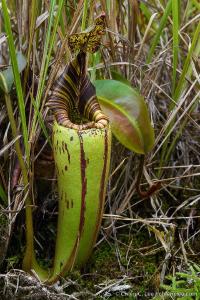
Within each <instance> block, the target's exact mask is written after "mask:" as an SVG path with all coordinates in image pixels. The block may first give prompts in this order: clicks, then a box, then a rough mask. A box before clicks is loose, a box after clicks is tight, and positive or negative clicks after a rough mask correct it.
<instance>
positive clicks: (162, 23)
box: [146, 0, 172, 64]
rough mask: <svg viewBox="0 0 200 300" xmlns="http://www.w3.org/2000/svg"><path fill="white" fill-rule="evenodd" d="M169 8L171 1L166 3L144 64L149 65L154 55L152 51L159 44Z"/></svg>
mask: <svg viewBox="0 0 200 300" xmlns="http://www.w3.org/2000/svg"><path fill="white" fill-rule="evenodd" d="M171 8H172V0H169V1H168V3H167V6H166V8H165V11H164V14H163V16H162V18H161V21H160V26H159V28H158V31H157V33H156V35H155V37H154V39H153V42H152V45H151V47H150V50H149V54H148V56H147V60H146V63H147V64H149V63H150V62H151V59H152V56H153V53H154V50H155V48H156V46H157V45H158V43H159V39H160V36H161V34H162V31H163V29H164V27H165V25H166V23H167V18H168V16H169V14H170V12H171Z"/></svg>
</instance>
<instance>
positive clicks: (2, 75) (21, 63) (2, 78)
mask: <svg viewBox="0 0 200 300" xmlns="http://www.w3.org/2000/svg"><path fill="white" fill-rule="evenodd" d="M16 56H17V65H18V69H19V73H21V72H22V71H23V70H24V68H25V67H26V58H25V57H24V55H23V54H22V53H21V52H17V55H16ZM13 82H14V74H13V68H12V66H9V67H8V68H7V69H6V70H4V71H2V72H0V88H1V89H2V90H3V91H4V93H9V92H10V91H11V88H12V85H13Z"/></svg>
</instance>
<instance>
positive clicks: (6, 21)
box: [2, 0, 29, 160]
mask: <svg viewBox="0 0 200 300" xmlns="http://www.w3.org/2000/svg"><path fill="white" fill-rule="evenodd" d="M2 10H3V17H4V24H5V30H6V34H7V40H8V46H9V51H10V58H11V63H12V68H13V74H14V80H15V86H16V91H17V99H18V105H19V113H20V117H21V122H22V133H23V139H24V148H25V153H26V157H27V160H29V144H28V130H27V124H26V114H25V104H24V97H23V93H22V86H21V80H20V74H19V69H18V64H17V57H16V52H15V44H14V39H13V34H12V30H11V23H10V17H9V14H8V8H7V4H6V0H2Z"/></svg>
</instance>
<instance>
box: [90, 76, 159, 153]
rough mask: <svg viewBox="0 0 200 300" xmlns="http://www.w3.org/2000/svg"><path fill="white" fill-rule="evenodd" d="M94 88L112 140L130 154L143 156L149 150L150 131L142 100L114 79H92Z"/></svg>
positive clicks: (134, 91)
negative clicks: (113, 138)
mask: <svg viewBox="0 0 200 300" xmlns="http://www.w3.org/2000/svg"><path fill="white" fill-rule="evenodd" d="M94 85H95V87H96V92H97V97H98V99H99V103H100V105H101V108H102V110H103V112H104V113H105V114H106V115H108V116H109V119H110V123H111V129H112V132H113V133H114V135H115V136H116V138H117V139H118V140H119V141H120V142H121V143H122V144H123V145H124V146H125V147H127V148H128V149H130V150H132V151H134V152H137V153H141V154H145V153H147V152H148V151H150V150H151V149H152V147H153V145H154V131H153V128H152V125H151V122H150V119H149V116H148V111H147V107H146V104H145V102H144V99H143V97H142V96H141V95H140V94H139V93H138V92H137V91H136V90H135V89H133V88H132V87H130V86H128V85H127V84H124V83H122V82H120V81H116V80H96V81H95V82H94Z"/></svg>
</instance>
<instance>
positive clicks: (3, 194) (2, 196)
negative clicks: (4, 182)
mask: <svg viewBox="0 0 200 300" xmlns="http://www.w3.org/2000/svg"><path fill="white" fill-rule="evenodd" d="M0 199H1V200H2V202H3V203H2V204H3V205H7V203H8V201H7V195H6V192H5V191H4V189H3V187H2V186H1V185H0Z"/></svg>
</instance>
